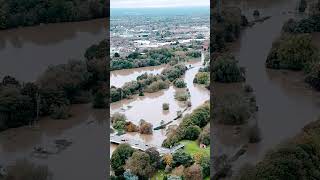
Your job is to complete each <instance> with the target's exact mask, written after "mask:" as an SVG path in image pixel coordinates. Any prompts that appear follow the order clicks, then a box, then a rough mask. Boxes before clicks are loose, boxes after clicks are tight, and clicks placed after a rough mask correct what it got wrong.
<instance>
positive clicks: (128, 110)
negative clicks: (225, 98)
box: [110, 54, 210, 151]
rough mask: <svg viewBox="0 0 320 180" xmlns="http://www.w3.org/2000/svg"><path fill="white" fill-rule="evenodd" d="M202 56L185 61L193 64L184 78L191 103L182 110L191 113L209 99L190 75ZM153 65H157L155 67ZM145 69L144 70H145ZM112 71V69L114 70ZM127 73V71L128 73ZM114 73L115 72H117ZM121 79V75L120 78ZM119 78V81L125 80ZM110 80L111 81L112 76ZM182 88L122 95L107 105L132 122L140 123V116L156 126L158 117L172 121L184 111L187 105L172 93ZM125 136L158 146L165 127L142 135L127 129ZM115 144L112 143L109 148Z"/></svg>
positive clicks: (164, 136) (198, 64) (175, 122)
mask: <svg viewBox="0 0 320 180" xmlns="http://www.w3.org/2000/svg"><path fill="white" fill-rule="evenodd" d="M203 60H204V54H202V58H201V61H200V59H198V60H197V61H192V62H187V63H186V65H188V66H189V64H191V66H192V67H193V68H191V69H189V70H187V71H186V74H185V75H184V77H183V79H184V81H185V82H186V83H187V88H188V89H189V91H190V94H191V98H190V101H191V104H192V107H191V108H189V109H188V110H187V111H186V112H185V113H191V112H192V111H193V110H194V109H195V108H197V107H198V106H200V105H202V104H203V103H204V102H205V101H207V100H209V96H210V92H209V90H207V89H206V88H205V87H203V86H200V85H197V84H193V79H194V77H195V75H196V74H197V72H198V71H199V68H200V67H202V62H203ZM154 68H156V69H154ZM153 69H154V70H153V71H154V72H157V71H159V73H160V72H161V71H160V70H162V69H163V67H162V66H157V67H153ZM130 71H132V73H133V74H136V73H135V72H139V73H143V72H142V71H141V68H139V69H136V70H130ZM147 71H148V70H146V72H147ZM113 73H114V72H113ZM128 76H130V74H128ZM113 77H118V76H116V73H115V74H114V76H113ZM123 78H124V80H126V79H129V77H126V76H124V77H123ZM120 80H122V79H120ZM124 80H122V81H124ZM111 81H113V80H112V79H111ZM181 90H182V89H179V88H175V87H174V86H170V87H169V88H168V89H166V90H162V91H159V92H156V93H145V96H143V97H139V96H135V97H134V98H132V99H125V100H121V101H118V102H115V103H112V104H111V106H110V113H111V114H114V113H115V112H120V113H123V114H125V115H126V116H127V119H128V121H132V122H133V123H135V124H139V121H140V120H141V119H144V120H146V121H147V122H150V123H152V124H153V127H157V126H159V125H160V122H161V120H163V121H164V122H169V121H172V120H173V119H174V118H175V117H176V116H177V111H183V110H184V109H185V108H186V104H185V103H182V102H179V101H177V100H175V98H174V95H175V92H176V91H181ZM163 103H169V107H170V109H169V110H168V111H163V110H162V104H163ZM174 124H179V120H177V121H173V123H172V124H170V125H174ZM124 136H125V137H128V138H135V139H137V140H140V141H143V142H146V143H148V144H153V145H157V146H161V144H162V142H163V140H164V139H165V138H166V130H165V129H162V130H156V131H153V135H141V134H139V133H127V134H125V135H124ZM114 147H115V146H111V151H112V150H113V149H114Z"/></svg>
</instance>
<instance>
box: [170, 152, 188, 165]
mask: <svg viewBox="0 0 320 180" xmlns="http://www.w3.org/2000/svg"><path fill="white" fill-rule="evenodd" d="M172 159H173V166H174V167H177V166H180V165H183V166H185V167H188V166H190V165H191V164H192V163H193V160H192V157H191V156H190V155H189V154H187V153H186V152H184V151H183V150H178V151H176V152H175V153H174V154H173V155H172Z"/></svg>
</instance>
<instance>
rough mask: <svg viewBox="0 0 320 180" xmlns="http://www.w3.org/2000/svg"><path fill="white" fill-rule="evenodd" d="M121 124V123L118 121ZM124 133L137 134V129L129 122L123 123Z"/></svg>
mask: <svg viewBox="0 0 320 180" xmlns="http://www.w3.org/2000/svg"><path fill="white" fill-rule="evenodd" d="M120 122H122V121H120ZM125 131H126V132H138V131H139V127H138V126H137V125H135V124H133V123H132V122H131V121H129V122H126V123H125Z"/></svg>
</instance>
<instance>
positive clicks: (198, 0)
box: [110, 0, 210, 8]
mask: <svg viewBox="0 0 320 180" xmlns="http://www.w3.org/2000/svg"><path fill="white" fill-rule="evenodd" d="M197 6H210V0H110V7H111V8H144V7H152V8H157V7H197Z"/></svg>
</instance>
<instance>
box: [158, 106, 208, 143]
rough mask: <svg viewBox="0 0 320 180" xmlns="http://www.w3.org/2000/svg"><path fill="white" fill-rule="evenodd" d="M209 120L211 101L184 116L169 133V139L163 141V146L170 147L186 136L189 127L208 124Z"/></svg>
mask: <svg viewBox="0 0 320 180" xmlns="http://www.w3.org/2000/svg"><path fill="white" fill-rule="evenodd" d="M209 120H210V106H209V103H205V104H204V105H202V106H200V107H198V108H196V109H195V110H194V111H193V112H192V113H191V114H190V115H186V116H184V117H183V119H182V121H181V123H180V124H179V126H178V128H177V129H176V130H175V131H173V132H171V133H169V134H168V135H167V139H165V140H164V141H163V143H162V146H164V147H167V148H169V147H170V146H174V145H176V144H177V143H178V142H179V141H181V140H183V139H184V138H185V136H186V131H187V128H188V127H190V126H198V127H200V128H202V127H204V126H205V125H207V124H208V122H209Z"/></svg>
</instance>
